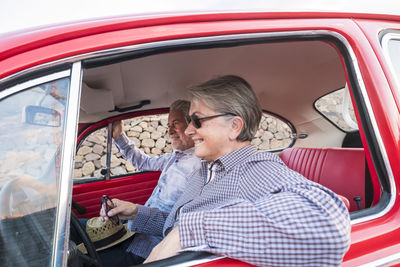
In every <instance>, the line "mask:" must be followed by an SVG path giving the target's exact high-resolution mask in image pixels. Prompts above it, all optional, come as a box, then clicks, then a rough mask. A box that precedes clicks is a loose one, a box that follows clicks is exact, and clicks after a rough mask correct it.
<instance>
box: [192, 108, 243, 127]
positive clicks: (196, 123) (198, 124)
mask: <svg viewBox="0 0 400 267" xmlns="http://www.w3.org/2000/svg"><path fill="white" fill-rule="evenodd" d="M221 116H236V115H235V114H233V113H229V112H226V113H221V114H215V115H212V116H207V117H202V118H199V117H197V115H196V114H192V115H190V116H188V118H187V122H188V124H189V123H190V122H192V123H193V126H194V127H195V128H196V129H199V128H200V127H201V121H202V120H208V119H212V118H216V117H221Z"/></svg>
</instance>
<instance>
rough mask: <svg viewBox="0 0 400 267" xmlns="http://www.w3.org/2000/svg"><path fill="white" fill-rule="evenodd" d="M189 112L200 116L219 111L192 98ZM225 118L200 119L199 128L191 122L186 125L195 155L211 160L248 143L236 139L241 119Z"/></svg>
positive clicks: (210, 114) (240, 127) (240, 126)
mask: <svg viewBox="0 0 400 267" xmlns="http://www.w3.org/2000/svg"><path fill="white" fill-rule="evenodd" d="M189 114H190V115H192V114H196V115H197V116H198V117H199V118H202V117H207V116H212V115H215V114H219V112H216V111H214V110H212V109H211V108H210V107H208V106H207V105H206V104H205V103H204V102H203V101H202V100H198V99H194V100H192V102H191V104H190V112H189ZM227 118H228V117H225V116H221V117H216V118H212V119H207V120H202V121H201V127H200V128H195V127H194V126H193V123H192V122H191V123H190V124H189V125H188V127H187V128H186V131H185V133H186V135H188V136H190V137H191V138H192V139H193V141H194V150H195V155H196V156H197V157H199V158H202V159H204V160H206V161H208V162H211V161H214V160H216V159H218V158H220V157H222V156H223V155H225V154H227V153H229V152H232V151H234V150H236V149H238V148H240V147H243V146H245V145H248V144H249V143H250V142H238V141H237V140H236V137H237V136H238V135H239V133H240V130H241V129H242V127H243V125H242V124H241V123H240V121H241V119H240V118H238V117H230V119H227Z"/></svg>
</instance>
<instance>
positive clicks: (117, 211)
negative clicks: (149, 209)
mask: <svg viewBox="0 0 400 267" xmlns="http://www.w3.org/2000/svg"><path fill="white" fill-rule="evenodd" d="M112 202H113V203H114V206H115V207H114V208H113V209H111V210H109V211H108V214H105V211H104V209H100V216H101V217H102V219H103V220H104V221H108V220H109V217H111V216H114V215H118V217H119V218H120V219H121V220H133V219H135V216H136V214H137V212H138V208H137V205H136V204H134V203H131V202H128V201H123V200H119V199H117V198H113V199H112Z"/></svg>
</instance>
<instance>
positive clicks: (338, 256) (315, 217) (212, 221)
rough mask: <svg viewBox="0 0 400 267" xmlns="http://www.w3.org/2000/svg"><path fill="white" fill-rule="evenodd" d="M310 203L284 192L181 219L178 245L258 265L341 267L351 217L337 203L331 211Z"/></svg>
mask: <svg viewBox="0 0 400 267" xmlns="http://www.w3.org/2000/svg"><path fill="white" fill-rule="evenodd" d="M305 191H308V190H305ZM308 197H309V198H306V197H304V196H300V195H298V194H296V193H293V192H283V193H278V194H274V195H272V196H266V197H263V198H261V199H259V200H257V201H256V202H254V203H251V202H249V201H247V200H236V201H233V202H230V203H227V204H225V205H224V206H222V207H220V208H218V209H214V210H211V211H201V212H191V213H185V214H181V216H180V219H179V235H180V245H181V246H182V247H187V248H188V249H187V250H203V251H208V252H211V253H216V254H222V255H225V256H228V257H231V258H235V259H238V260H241V261H245V262H249V263H251V264H255V265H266V266H274V265H277V264H278V265H279V264H280V265H289V264H291V263H293V262H297V263H298V265H305V264H307V263H310V262H314V263H316V264H317V265H321V266H322V265H329V264H332V265H339V264H340V262H341V260H342V257H343V255H344V253H345V252H346V251H347V249H348V247H349V245H350V239H349V238H350V221H349V216H348V213H347V211H345V210H344V209H341V208H340V206H337V205H335V201H336V200H335V201H333V199H329V200H328V202H331V203H329V204H332V207H331V208H329V207H328V206H326V205H325V207H323V206H322V205H320V204H319V203H320V202H321V200H322V201H325V204H326V201H327V199H326V198H324V199H318V196H316V195H314V196H313V195H312V194H311V195H309V196H308ZM310 199H311V200H313V201H316V202H312V201H310ZM298 255H302V256H301V257H299V256H298ZM327 255H329V257H327Z"/></svg>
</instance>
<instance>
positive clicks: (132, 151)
mask: <svg viewBox="0 0 400 267" xmlns="http://www.w3.org/2000/svg"><path fill="white" fill-rule="evenodd" d="M114 144H115V145H116V146H117V148H118V149H119V151H120V153H121V155H122V156H123V157H124V158H125V159H127V160H128V161H130V162H131V163H132V165H133V166H135V167H136V168H137V169H138V170H139V171H161V170H162V169H163V168H164V166H165V165H166V164H167V162H168V160H169V157H170V154H165V155H163V156H160V157H150V156H148V155H146V154H145V153H143V152H142V151H141V150H140V149H139V148H137V147H136V146H135V144H134V142H133V141H132V140H130V139H129V138H128V137H127V136H126V135H125V134H124V133H123V134H122V135H120V136H119V137H118V138H116V139H115V140H114Z"/></svg>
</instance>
